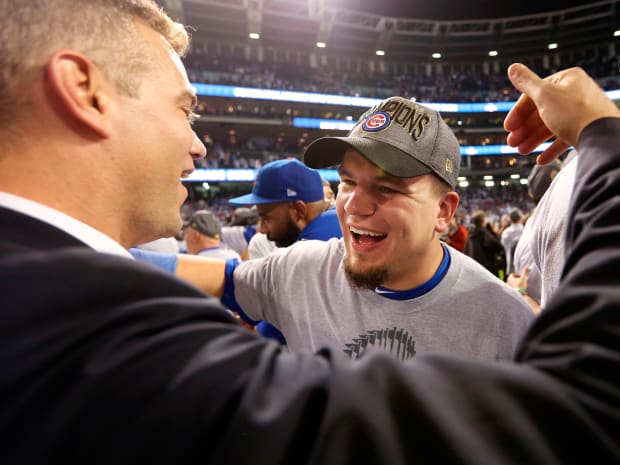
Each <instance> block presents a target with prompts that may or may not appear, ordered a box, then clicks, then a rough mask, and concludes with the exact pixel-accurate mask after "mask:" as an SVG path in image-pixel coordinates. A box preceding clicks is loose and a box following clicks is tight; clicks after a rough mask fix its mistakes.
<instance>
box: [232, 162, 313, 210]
mask: <svg viewBox="0 0 620 465" xmlns="http://www.w3.org/2000/svg"><path fill="white" fill-rule="evenodd" d="M322 199H323V181H322V180H321V176H320V175H319V172H318V171H316V170H313V169H312V168H308V167H307V166H306V165H304V164H303V163H302V162H300V161H299V160H296V159H289V160H277V161H272V162H271V163H267V164H266V165H265V166H263V167H262V168H261V169H260V170H258V173H257V174H256V181H255V182H254V187H253V188H252V193H251V194H247V195H242V196H241V197H235V198H232V199H230V200H229V202H230V203H233V204H237V205H255V204H267V203H279V202H294V201H296V200H301V201H303V202H317V201H319V200H322Z"/></svg>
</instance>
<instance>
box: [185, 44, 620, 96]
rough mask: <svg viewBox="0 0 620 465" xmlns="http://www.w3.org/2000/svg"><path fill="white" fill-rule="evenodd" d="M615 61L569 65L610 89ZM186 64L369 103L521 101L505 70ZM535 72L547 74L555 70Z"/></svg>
mask: <svg viewBox="0 0 620 465" xmlns="http://www.w3.org/2000/svg"><path fill="white" fill-rule="evenodd" d="M617 62H618V60H617V57H615V56H601V57H595V58H591V59H587V60H580V61H579V62H577V63H573V64H574V65H577V66H581V67H582V68H584V69H585V70H586V71H587V72H588V73H590V75H591V76H593V77H594V78H596V79H597V81H598V83H599V85H601V86H602V87H603V89H605V90H611V89H617V88H618V87H620V79H619V78H618V74H619V72H618V65H617ZM185 63H186V65H187V68H188V73H189V77H190V79H191V80H192V81H194V82H203V83H211V84H225V85H234V86H244V87H256V88H266V89H278V90H295V91H305V92H318V93H327V94H336V95H348V96H358V97H373V98H384V97H388V96H390V95H402V96H404V97H407V98H412V97H414V98H416V99H417V100H418V101H427V102H499V101H513V100H516V99H517V98H518V97H519V93H518V92H517V91H515V89H514V87H513V86H512V85H511V84H510V82H509V80H508V79H507V78H506V76H505V73H504V72H503V69H504V67H501V68H502V71H501V72H499V71H498V72H492V71H491V72H483V71H457V72H437V67H435V66H431V65H430V64H429V66H428V68H427V70H428V72H424V73H419V72H407V73H405V72H403V73H398V74H394V73H393V72H389V71H380V70H372V69H367V68H365V67H362V68H360V69H356V70H354V71H352V70H342V69H333V68H330V67H326V66H325V67H310V65H309V64H308V65H307V66H304V64H303V63H298V62H295V63H294V64H291V63H287V62H278V63H264V62H256V61H255V60H253V61H244V60H242V59H239V58H232V59H231V58H230V57H228V58H227V57H225V56H222V55H219V56H218V55H215V56H214V55H213V54H209V53H207V51H206V50H205V49H204V48H203V47H201V46H200V44H195V45H194V48H193V49H192V51H191V53H190V54H189V55H188V56H187V57H186V58H185ZM539 71H541V73H542V74H545V73H553V72H555V71H556V70H555V69H553V68H552V69H547V70H539Z"/></svg>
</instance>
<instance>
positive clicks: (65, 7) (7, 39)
mask: <svg viewBox="0 0 620 465" xmlns="http://www.w3.org/2000/svg"><path fill="white" fill-rule="evenodd" d="M139 22H140V23H143V24H145V25H148V26H150V27H151V28H152V29H153V30H155V31H156V32H158V33H159V34H161V36H162V37H163V38H164V39H165V40H166V41H167V42H168V43H169V44H170V46H171V47H172V48H173V49H174V50H175V51H176V52H177V53H178V54H179V55H180V56H182V55H184V54H185V52H186V51H187V48H188V46H189V35H188V33H187V31H186V30H185V28H184V27H183V25H181V24H179V23H176V22H174V21H173V20H172V19H171V18H170V17H168V16H167V15H166V13H164V11H163V10H162V9H161V7H159V6H158V5H157V4H156V3H155V2H154V1H152V0H25V1H14V0H0V131H10V130H11V124H12V123H13V122H15V121H17V122H19V121H20V120H22V119H23V118H26V117H27V112H28V108H29V106H30V105H31V103H30V101H29V92H28V89H29V85H30V83H31V82H33V81H34V80H35V79H36V77H37V76H39V75H40V74H41V73H42V72H43V70H44V66H45V63H46V62H47V60H48V59H49V57H50V56H51V55H52V54H53V53H54V52H56V51H58V50H62V49H71V50H75V51H77V52H80V53H82V54H84V55H85V56H87V57H88V58H89V59H90V60H91V61H93V62H94V63H95V64H96V65H97V66H98V67H99V68H100V70H101V71H102V72H103V74H104V75H105V76H106V78H107V79H108V80H109V81H110V82H111V83H112V84H113V85H114V86H115V88H116V89H117V90H118V91H119V92H121V93H123V94H125V95H128V96H135V95H137V92H138V88H139V85H140V82H141V75H142V73H143V72H144V71H147V70H149V69H150V68H152V67H153V66H155V63H156V60H155V59H153V56H152V52H151V51H150V49H149V47H147V46H146V44H145V43H144V41H143V40H141V39H140V36H139V35H138V33H137V24H138V23H139Z"/></svg>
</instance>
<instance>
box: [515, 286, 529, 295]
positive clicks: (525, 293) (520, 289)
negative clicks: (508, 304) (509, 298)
mask: <svg viewBox="0 0 620 465" xmlns="http://www.w3.org/2000/svg"><path fill="white" fill-rule="evenodd" d="M516 289H517V292H518V293H519V294H521V295H527V289H526V288H524V287H517V288H516Z"/></svg>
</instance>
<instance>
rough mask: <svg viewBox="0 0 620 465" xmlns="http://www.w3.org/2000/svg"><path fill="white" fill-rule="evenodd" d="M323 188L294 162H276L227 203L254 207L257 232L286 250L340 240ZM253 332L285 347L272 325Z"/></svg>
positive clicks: (314, 176)
mask: <svg viewBox="0 0 620 465" xmlns="http://www.w3.org/2000/svg"><path fill="white" fill-rule="evenodd" d="M324 188H325V185H324V182H323V180H322V179H321V177H320V176H319V174H318V172H317V171H315V170H313V169H310V168H308V167H307V166H305V165H304V164H303V163H301V162H300V161H298V160H295V159H290V160H278V161H274V162H272V163H267V164H266V165H265V166H263V167H262V168H261V169H260V170H259V171H258V173H257V175H256V182H255V183H254V186H253V187H252V192H251V193H250V194H247V195H244V196H241V197H235V198H232V199H230V203H232V204H238V205H254V207H253V208H256V211H257V212H258V215H259V217H260V226H259V231H260V232H261V233H263V234H265V235H266V237H267V239H268V240H269V241H272V242H274V243H275V244H276V246H277V247H288V246H289V245H291V244H293V243H294V242H297V241H306V240H313V239H316V240H322V241H325V240H328V239H331V238H333V237H335V238H340V237H342V231H341V230H340V225H339V224H338V217H337V215H336V211H335V210H334V209H331V208H330V206H329V205H330V204H329V203H328V202H326V201H325V190H324ZM332 194H333V192H332ZM257 240H259V239H257ZM256 330H257V332H258V333H259V334H260V335H261V336H264V337H268V338H271V339H275V340H277V341H279V342H280V343H281V344H282V345H286V338H285V337H284V336H283V335H282V333H281V332H280V331H279V330H278V329H277V328H276V327H274V326H273V325H271V324H269V323H267V322H265V321H260V322H258V323H257V324H256Z"/></svg>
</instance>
